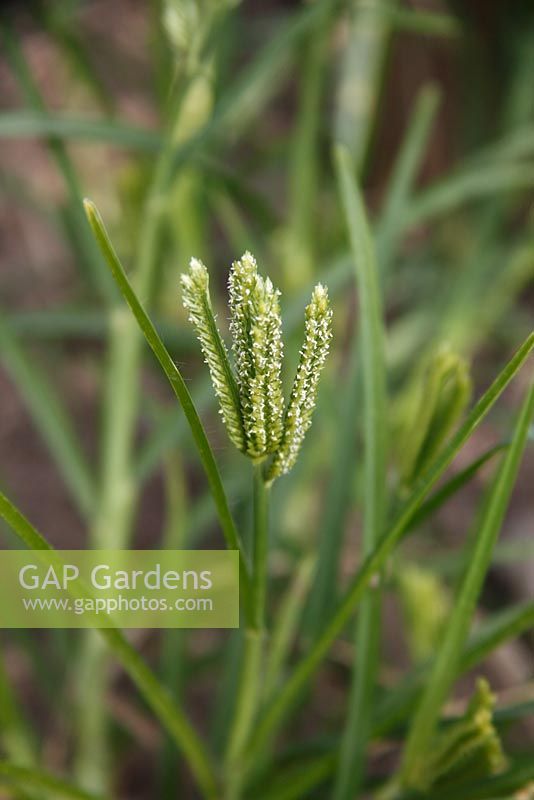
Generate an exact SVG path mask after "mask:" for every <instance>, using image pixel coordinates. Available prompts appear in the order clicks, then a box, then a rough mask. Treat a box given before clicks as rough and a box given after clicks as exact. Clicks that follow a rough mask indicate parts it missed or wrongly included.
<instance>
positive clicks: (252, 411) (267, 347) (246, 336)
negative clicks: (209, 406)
mask: <svg viewBox="0 0 534 800" xmlns="http://www.w3.org/2000/svg"><path fill="white" fill-rule="evenodd" d="M208 282H209V279H208V272H207V270H206V267H205V266H204V264H202V262H201V261H199V260H198V259H196V258H193V259H192V260H191V265H190V268H189V272H188V273H187V274H186V275H182V278H181V284H182V292H183V302H184V306H185V307H186V308H187V310H188V311H189V319H190V321H191V322H192V323H193V325H194V326H195V328H196V330H197V334H198V338H199V340H200V344H201V347H202V352H203V353H204V356H205V359H206V363H207V364H208V367H209V369H210V373H211V379H212V381H213V385H214V387H215V392H216V394H217V397H218V398H219V403H220V407H221V414H222V417H223V420H224V423H225V425H226V428H227V429H228V433H229V435H230V438H231V440H232V441H233V442H234V444H235V445H236V446H237V447H238V448H239V450H241V451H242V452H243V453H246V455H248V456H249V457H250V458H252V459H253V460H254V461H262V460H263V459H265V458H267V457H268V456H269V455H272V456H273V459H272V463H271V464H270V466H269V468H268V469H267V470H266V475H265V480H266V481H267V482H269V483H271V482H272V481H273V480H274V479H275V478H277V477H278V476H279V475H282V474H284V473H285V472H288V471H289V470H290V469H291V467H292V466H293V465H294V463H295V461H296V459H297V456H298V453H299V450H300V447H301V444H302V441H303V439H304V436H305V434H306V431H307V430H308V428H309V427H310V425H311V419H312V413H313V409H314V408H315V401H316V398H317V386H318V382H319V376H320V374H321V371H322V368H323V366H324V362H325V360H326V356H327V354H328V348H329V342H330V338H331V336H332V333H331V319H332V311H331V310H330V306H329V302H328V293H327V291H326V289H325V288H324V287H323V286H322V285H321V284H318V285H317V286H316V287H315V289H314V291H313V294H312V298H311V302H310V304H309V306H308V307H307V308H306V322H305V337H304V344H303V346H302V349H301V351H300V361H299V365H298V368H297V374H296V377H295V381H294V384H293V389H292V391H291V396H290V399H289V403H288V406H287V409H286V411H285V414H284V397H283V391H282V378H281V374H282V358H283V342H282V320H281V316H280V303H279V297H280V292H279V291H278V289H275V288H274V286H273V284H272V283H271V281H270V279H269V278H263V277H262V276H261V275H259V274H258V268H257V264H256V260H255V258H254V256H252V255H251V254H250V253H249V252H246V253H245V254H244V255H243V257H242V258H241V259H239V261H235V262H234V263H233V265H232V269H231V271H230V276H229V279H228V290H229V306H230V333H231V335H232V352H233V356H234V363H235V373H234V370H233V369H232V367H231V365H230V362H229V359H228V352H227V350H226V347H225V345H224V343H223V341H222V339H221V336H220V333H219V331H218V329H217V325H216V323H215V318H214V316H213V311H212V308H211V302H210V297H209V287H208Z"/></svg>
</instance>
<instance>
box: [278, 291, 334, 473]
mask: <svg viewBox="0 0 534 800" xmlns="http://www.w3.org/2000/svg"><path fill="white" fill-rule="evenodd" d="M331 323H332V310H331V308H330V304H329V301H328V291H327V290H326V288H325V287H324V286H323V285H322V284H320V283H319V284H317V286H316V287H315V289H314V290H313V294H312V299H311V302H310V304H309V305H308V306H307V308H306V329H305V335H304V344H303V346H302V349H301V351H300V361H299V365H298V368H297V374H296V376H295V381H294V383H293V389H292V391H291V397H290V398H289V405H288V407H287V411H286V415H285V419H284V433H283V437H282V442H281V444H280V448H279V450H278V452H277V453H276V456H275V458H274V460H273V462H272V464H271V466H270V469H269V471H268V473H267V479H268V480H269V481H273V480H274V479H275V478H277V477H279V476H280V475H283V474H284V473H286V472H289V470H290V469H291V468H292V467H293V466H294V464H295V462H296V460H297V456H298V454H299V450H300V448H301V445H302V442H303V441H304V436H305V435H306V431H307V430H308V428H309V427H310V425H311V422H312V414H313V410H314V408H315V403H316V400H317V388H318V385H319V378H320V375H321V372H322V369H323V367H324V364H325V361H326V357H327V355H328V350H329V347H330V339H331V338H332V324H331Z"/></svg>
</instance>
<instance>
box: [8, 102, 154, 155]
mask: <svg viewBox="0 0 534 800" xmlns="http://www.w3.org/2000/svg"><path fill="white" fill-rule="evenodd" d="M49 136H52V137H54V138H55V139H61V140H63V141H70V140H75V141H89V142H101V143H102V144H109V145H114V146H116V147H121V148H126V149H128V150H141V151H148V152H149V153H151V152H157V151H158V150H160V148H161V146H162V139H161V135H160V134H159V133H157V132H156V131H149V130H146V129H143V128H136V127H135V126H133V125H126V124H125V123H119V122H114V121H113V120H107V119H91V118H90V117H87V118H84V117H74V116H64V115H62V114H55V113H54V114H52V113H47V112H44V111H31V110H29V109H28V110H27V109H20V110H17V111H3V112H2V113H1V114H0V139H35V138H39V139H41V138H47V137H49Z"/></svg>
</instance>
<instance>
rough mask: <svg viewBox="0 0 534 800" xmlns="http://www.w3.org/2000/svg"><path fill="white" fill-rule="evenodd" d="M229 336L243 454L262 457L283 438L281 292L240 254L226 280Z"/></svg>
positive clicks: (247, 258)
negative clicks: (238, 395)
mask: <svg viewBox="0 0 534 800" xmlns="http://www.w3.org/2000/svg"><path fill="white" fill-rule="evenodd" d="M228 288H229V295H230V332H231V334H232V337H233V346H232V350H233V353H234V357H235V363H236V371H237V384H238V387H239V394H240V398H241V412H242V415H243V425H244V428H245V433H246V437H247V453H248V455H249V456H250V457H251V458H254V459H259V458H264V457H265V456H266V455H268V454H269V453H273V452H274V451H275V450H276V449H277V447H278V445H279V443H280V439H281V437H282V418H283V413H284V400H283V394H282V378H281V372H282V356H283V345H282V319H281V317H280V307H279V303H278V298H279V297H280V292H279V291H278V289H275V288H274V287H273V285H272V283H271V281H270V280H269V278H267V279H266V280H264V279H263V278H262V277H261V276H260V275H258V271H257V265H256V260H255V259H254V257H253V256H252V255H251V254H250V253H248V252H247V253H245V255H244V256H243V258H242V259H241V260H240V261H236V262H234V264H233V266H232V270H231V272H230V278H229V281H228Z"/></svg>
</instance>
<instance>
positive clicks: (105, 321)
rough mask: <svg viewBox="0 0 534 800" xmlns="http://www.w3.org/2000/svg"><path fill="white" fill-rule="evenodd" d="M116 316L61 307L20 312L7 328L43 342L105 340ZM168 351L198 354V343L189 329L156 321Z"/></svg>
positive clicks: (10, 315) (12, 315) (8, 319)
mask: <svg viewBox="0 0 534 800" xmlns="http://www.w3.org/2000/svg"><path fill="white" fill-rule="evenodd" d="M112 318H113V317H112V315H111V314H109V313H108V312H107V311H97V310H93V309H88V308H75V307H58V308H50V309H47V310H40V311H17V312H15V313H13V314H9V315H8V316H6V324H7V325H8V326H9V328H10V329H11V330H12V331H13V333H14V334H15V335H16V336H17V337H19V338H20V337H24V338H27V339H36V340H39V341H40V342H41V341H43V340H46V341H56V340H59V341H61V340H65V339H81V340H93V339H96V340H97V341H101V340H103V339H104V338H105V337H106V336H107V335H108V334H109V331H110V328H111V322H112ZM154 324H155V326H156V328H157V330H158V332H159V334H160V336H161V338H162V339H163V342H164V344H165V346H166V347H168V348H173V349H174V350H176V351H178V352H179V353H180V354H182V353H187V352H189V351H191V350H193V349H194V350H195V352H196V339H195V337H194V335H193V333H190V332H189V330H187V329H180V328H178V327H177V326H176V325H173V324H172V323H171V322H168V321H167V320H164V319H158V318H156V320H155V322H154Z"/></svg>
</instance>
